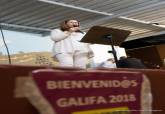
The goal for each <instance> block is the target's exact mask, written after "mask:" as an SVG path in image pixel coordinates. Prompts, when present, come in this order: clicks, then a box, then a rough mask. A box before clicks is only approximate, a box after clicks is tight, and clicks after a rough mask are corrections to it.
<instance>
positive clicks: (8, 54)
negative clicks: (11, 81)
mask: <svg viewBox="0 0 165 114" xmlns="http://www.w3.org/2000/svg"><path fill="white" fill-rule="evenodd" d="M0 30H1V35H2V40H3V43H4V45H5V48H6V51H7V56H8V60H9V64H11V57H10V53H9V49H8V47H7V44H6V41H5V37H4V34H3V30H2V26H1V23H0Z"/></svg>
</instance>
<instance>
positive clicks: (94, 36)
mask: <svg viewBox="0 0 165 114" xmlns="http://www.w3.org/2000/svg"><path fill="white" fill-rule="evenodd" d="M130 33H131V31H128V30H121V29H115V28H107V27H102V26H93V27H92V28H91V29H90V30H89V31H88V32H87V33H86V35H85V36H84V37H83V38H82V40H81V42H85V43H91V44H102V45H111V47H112V51H108V52H109V53H112V54H113V56H114V59H115V62H116V63H117V61H118V60H117V55H116V51H115V48H114V46H120V45H121V43H122V42H124V40H125V39H126V38H127V37H128V36H129V34H130Z"/></svg>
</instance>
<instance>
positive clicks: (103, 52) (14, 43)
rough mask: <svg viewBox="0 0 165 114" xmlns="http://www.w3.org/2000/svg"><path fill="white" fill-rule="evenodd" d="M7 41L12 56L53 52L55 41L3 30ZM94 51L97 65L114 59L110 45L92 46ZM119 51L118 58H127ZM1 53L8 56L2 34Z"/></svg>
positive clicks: (0, 38)
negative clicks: (23, 53)
mask: <svg viewBox="0 0 165 114" xmlns="http://www.w3.org/2000/svg"><path fill="white" fill-rule="evenodd" d="M3 34H4V37H5V41H6V43H7V46H8V49H9V52H10V54H16V53H19V52H25V53H26V52H42V51H48V52H51V50H52V46H53V41H52V40H51V39H50V36H45V37H43V36H41V35H39V34H30V33H23V32H15V31H8V30H3ZM91 48H92V50H93V51H94V54H95V57H94V61H95V62H97V63H100V62H103V61H105V60H107V59H108V58H113V55H112V54H110V53H108V50H111V46H108V45H98V44H93V45H91ZM115 49H116V51H117V55H118V58H119V57H120V56H126V54H125V50H124V49H122V48H119V47H115ZM0 52H1V53H3V55H6V54H7V52H6V48H5V46H4V43H3V40H2V35H1V34H0Z"/></svg>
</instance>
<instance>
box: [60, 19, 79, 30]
mask: <svg viewBox="0 0 165 114" xmlns="http://www.w3.org/2000/svg"><path fill="white" fill-rule="evenodd" d="M70 20H75V19H67V20H64V21H63V22H61V23H60V29H61V30H62V31H68V30H69V27H68V25H67V23H68V22H69V21H70ZM76 21H77V20H76ZM77 22H78V25H80V23H79V21H77Z"/></svg>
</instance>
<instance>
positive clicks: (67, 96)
mask: <svg viewBox="0 0 165 114" xmlns="http://www.w3.org/2000/svg"><path fill="white" fill-rule="evenodd" d="M32 77H33V79H34V81H35V83H36V85H37V87H38V89H39V90H40V92H41V94H42V96H43V97H44V98H45V99H46V100H47V101H48V103H49V104H50V105H51V107H52V108H53V111H54V114H140V113H139V112H140V110H141V97H140V96H141V87H142V80H143V78H142V74H141V73H131V72H105V71H104V72H101V71H99V72H83V71H82V72H81V71H79V72H78V71H76V72H69V71H65V72H64V71H63V72H56V71H52V70H50V71H49V70H48V71H47V70H38V71H34V72H33V73H32Z"/></svg>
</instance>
